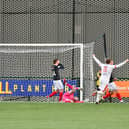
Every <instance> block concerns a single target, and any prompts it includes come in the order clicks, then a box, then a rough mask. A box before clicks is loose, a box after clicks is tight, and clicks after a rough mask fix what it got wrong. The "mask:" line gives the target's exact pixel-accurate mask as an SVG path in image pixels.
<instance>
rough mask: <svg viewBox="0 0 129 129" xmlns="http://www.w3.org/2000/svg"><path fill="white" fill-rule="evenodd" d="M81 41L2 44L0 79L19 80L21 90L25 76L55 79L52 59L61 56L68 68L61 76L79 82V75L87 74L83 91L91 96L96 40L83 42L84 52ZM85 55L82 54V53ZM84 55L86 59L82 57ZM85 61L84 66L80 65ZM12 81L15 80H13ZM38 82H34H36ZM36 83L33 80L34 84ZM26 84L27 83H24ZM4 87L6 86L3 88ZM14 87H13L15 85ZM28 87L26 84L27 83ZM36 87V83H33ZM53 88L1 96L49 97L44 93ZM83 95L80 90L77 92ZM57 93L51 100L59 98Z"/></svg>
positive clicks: (10, 97)
mask: <svg viewBox="0 0 129 129" xmlns="http://www.w3.org/2000/svg"><path fill="white" fill-rule="evenodd" d="M81 46H82V44H73V45H70V44H67V45H61V44H60V45H52V44H49V45H48V46H47V45H39V46H38V44H37V45H30V46H29V45H23V46H22V45H0V79H1V81H3V84H4V81H8V82H9V84H10V83H11V85H12V84H13V82H15V83H18V84H19V85H20V86H19V85H18V88H19V87H20V88H19V89H16V90H21V83H22V81H24V80H29V81H30V82H29V83H31V81H32V80H34V81H37V82H38V84H39V83H44V82H40V81H41V80H42V81H44V80H45V83H50V84H48V85H52V84H51V82H46V80H51V81H52V72H51V65H52V63H53V59H55V58H58V59H59V60H60V62H61V63H62V64H63V65H64V67H65V69H64V70H62V71H61V79H63V78H64V77H65V78H66V79H67V80H69V81H73V82H71V83H73V84H74V83H76V85H77V86H80V82H81V81H80V80H81V79H80V77H81V75H84V76H83V78H82V79H84V81H83V82H84V83H83V84H84V85H83V87H84V92H83V94H82V95H83V96H82V98H83V99H85V98H89V96H90V94H91V89H92V87H94V86H93V84H91V81H93V63H92V54H93V50H94V43H89V44H85V45H84V46H83V51H82V52H83V55H81ZM81 56H83V57H81ZM81 58H83V60H82V59H81ZM81 61H83V64H82V65H83V66H81ZM81 68H83V74H80V71H81ZM11 81H12V82H11ZM34 83H35V82H34ZM32 85H33V84H32ZM23 87H24V86H23ZM3 90H4V89H3ZM11 90H14V87H13V89H11ZM24 90H25V87H24ZM32 90H33V86H32ZM51 92H52V89H51V88H50V89H49V91H48V92H47V93H45V94H42V93H41V94H38V95H35V94H30V93H29V94H26V95H24V94H23V95H22V94H20V92H19V93H18V94H17V95H16V96H15V95H13V96H12V95H7V94H5V95H2V96H3V97H2V100H3V101H4V100H9V101H10V100H21V101H23V100H24V101H27V100H31V101H46V98H45V96H46V95H48V94H49V93H51ZM77 96H78V97H80V93H77ZM57 98H58V96H56V97H53V98H52V99H51V101H57V100H58V99H57Z"/></svg>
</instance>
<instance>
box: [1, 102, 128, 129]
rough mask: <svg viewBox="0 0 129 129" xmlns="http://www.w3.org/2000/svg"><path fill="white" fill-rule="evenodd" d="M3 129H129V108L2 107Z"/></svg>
mask: <svg viewBox="0 0 129 129" xmlns="http://www.w3.org/2000/svg"><path fill="white" fill-rule="evenodd" d="M0 129H129V104H100V105H95V104H47V103H0Z"/></svg>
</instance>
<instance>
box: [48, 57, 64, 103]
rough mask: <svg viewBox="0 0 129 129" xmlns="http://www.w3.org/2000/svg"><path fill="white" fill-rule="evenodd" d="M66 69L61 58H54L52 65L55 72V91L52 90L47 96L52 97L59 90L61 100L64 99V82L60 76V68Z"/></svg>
mask: <svg viewBox="0 0 129 129" xmlns="http://www.w3.org/2000/svg"><path fill="white" fill-rule="evenodd" d="M61 69H64V66H63V65H62V64H61V63H60V61H59V59H55V60H53V65H52V69H51V70H52V72H53V85H54V87H55V91H54V92H52V93H51V94H50V95H49V96H47V98H50V97H52V96H54V95H55V94H57V93H58V92H59V102H60V101H61V100H62V96H63V89H64V86H63V83H62V81H61V78H60V70H61Z"/></svg>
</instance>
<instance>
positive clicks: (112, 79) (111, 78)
mask: <svg viewBox="0 0 129 129" xmlns="http://www.w3.org/2000/svg"><path fill="white" fill-rule="evenodd" d="M113 81H114V75H113V74H111V77H110V81H109V83H111V82H113Z"/></svg>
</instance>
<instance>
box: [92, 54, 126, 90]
mask: <svg viewBox="0 0 129 129" xmlns="http://www.w3.org/2000/svg"><path fill="white" fill-rule="evenodd" d="M93 59H94V60H95V61H96V63H97V64H98V65H99V66H100V67H101V77H100V87H99V88H100V90H104V89H105V87H106V85H107V84H108V83H109V80H110V77H111V74H112V71H113V69H115V68H118V67H121V66H123V65H124V64H125V63H126V62H127V61H124V62H122V63H120V64H118V65H110V64H103V63H101V62H100V61H99V60H98V59H97V58H96V57H95V56H94V55H93Z"/></svg>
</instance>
